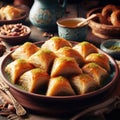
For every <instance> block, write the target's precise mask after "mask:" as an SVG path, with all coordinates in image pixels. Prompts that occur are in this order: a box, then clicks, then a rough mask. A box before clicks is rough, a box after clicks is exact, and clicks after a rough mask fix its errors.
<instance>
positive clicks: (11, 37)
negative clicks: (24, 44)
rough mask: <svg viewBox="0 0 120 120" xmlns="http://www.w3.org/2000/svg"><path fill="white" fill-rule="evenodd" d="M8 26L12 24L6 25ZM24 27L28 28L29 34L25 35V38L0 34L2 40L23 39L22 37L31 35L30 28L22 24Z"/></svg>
mask: <svg viewBox="0 0 120 120" xmlns="http://www.w3.org/2000/svg"><path fill="white" fill-rule="evenodd" d="M16 24H18V23H16ZM6 25H10V24H6ZM22 26H23V27H25V28H27V33H26V34H25V35H23V36H7V35H2V34H0V38H2V39H14V38H22V37H25V36H28V35H30V34H31V29H30V27H28V26H26V25H23V24H22ZM0 27H2V26H0Z"/></svg>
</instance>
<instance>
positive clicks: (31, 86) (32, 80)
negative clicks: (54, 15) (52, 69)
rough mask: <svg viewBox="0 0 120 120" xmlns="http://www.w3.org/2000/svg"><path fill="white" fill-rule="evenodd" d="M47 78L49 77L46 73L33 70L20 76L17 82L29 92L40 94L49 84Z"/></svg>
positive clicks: (37, 69) (38, 69)
mask: <svg viewBox="0 0 120 120" xmlns="http://www.w3.org/2000/svg"><path fill="white" fill-rule="evenodd" d="M49 78H50V77H49V75H48V73H47V72H45V71H44V70H41V69H40V68H34V69H31V70H29V71H27V72H25V73H24V74H22V75H21V76H20V78H19V80H18V82H19V84H20V85H21V86H22V87H23V88H24V89H25V90H27V91H29V92H34V93H36V92H41V93H42V92H43V91H44V90H45V86H47V84H48V82H49ZM44 94H45V93H44Z"/></svg>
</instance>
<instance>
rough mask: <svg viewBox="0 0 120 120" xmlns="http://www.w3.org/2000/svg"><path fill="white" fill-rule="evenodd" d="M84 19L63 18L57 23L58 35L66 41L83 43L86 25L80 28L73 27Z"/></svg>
mask: <svg viewBox="0 0 120 120" xmlns="http://www.w3.org/2000/svg"><path fill="white" fill-rule="evenodd" d="M84 20H85V19H84V18H64V19H59V20H58V21H57V25H58V35H59V36H60V37H63V38H65V39H67V40H72V41H84V40H86V35H87V25H86V24H87V23H86V24H84V25H83V26H81V27H75V25H77V24H78V23H80V22H81V21H84Z"/></svg>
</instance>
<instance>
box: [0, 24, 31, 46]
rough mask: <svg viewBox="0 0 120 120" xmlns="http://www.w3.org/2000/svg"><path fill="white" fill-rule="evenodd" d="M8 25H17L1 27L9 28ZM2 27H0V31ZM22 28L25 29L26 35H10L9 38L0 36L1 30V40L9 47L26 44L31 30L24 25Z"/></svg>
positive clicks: (4, 35)
mask: <svg viewBox="0 0 120 120" xmlns="http://www.w3.org/2000/svg"><path fill="white" fill-rule="evenodd" d="M10 25H17V24H7V25H3V26H10ZM3 26H1V27H0V30H1V28H2V27H3ZM22 28H24V29H26V33H25V34H24V35H10V36H9V35H7V34H1V33H2V30H1V31H0V38H1V40H2V41H4V42H6V43H7V44H10V45H17V44H22V43H24V42H26V41H27V40H28V38H29V36H30V34H31V29H30V28H29V27H28V26H26V25H22ZM17 32H18V31H16V33H17ZM11 33H12V32H11Z"/></svg>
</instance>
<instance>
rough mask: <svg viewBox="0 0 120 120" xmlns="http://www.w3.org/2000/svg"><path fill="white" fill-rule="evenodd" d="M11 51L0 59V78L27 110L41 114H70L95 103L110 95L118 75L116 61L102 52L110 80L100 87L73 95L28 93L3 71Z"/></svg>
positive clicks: (63, 115) (9, 59)
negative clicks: (109, 68)
mask: <svg viewBox="0 0 120 120" xmlns="http://www.w3.org/2000/svg"><path fill="white" fill-rule="evenodd" d="M41 44H42V43H41V42H39V43H37V45H39V46H40V45H41ZM99 51H100V52H101V53H104V52H102V51H101V50H99ZM11 53H12V52H10V53H8V54H7V55H6V56H5V57H4V58H3V59H2V61H1V65H0V74H1V78H2V79H3V80H4V81H5V82H6V83H7V84H8V85H9V86H10V91H11V93H12V94H13V95H14V97H15V98H16V99H17V101H18V102H19V103H20V104H21V105H23V106H24V107H25V108H26V109H27V110H30V111H31V112H35V113H39V114H42V115H50V116H57V117H58V116H59V117H61V116H62V117H65V116H71V115H74V114H75V113H77V112H78V111H80V110H83V109H85V108H86V107H88V106H91V105H95V104H97V103H99V102H101V101H103V100H105V99H106V97H108V96H109V95H111V91H113V89H114V87H115V85H116V82H117V80H118V77H119V75H118V74H119V69H118V65H117V63H116V62H115V60H114V59H113V58H112V57H110V56H109V55H107V54H106V53H104V54H106V55H107V56H108V58H109V61H110V66H111V72H110V76H109V77H110V78H109V80H110V81H109V82H108V83H107V84H106V85H105V86H103V87H101V88H100V89H98V90H96V91H93V92H89V93H86V94H84V95H74V96H45V95H40V94H35V93H29V92H27V91H25V90H22V89H20V88H19V87H17V86H16V85H13V84H12V83H11V82H10V79H9V76H8V74H6V72H5V67H6V65H7V64H8V63H10V62H11V60H12V58H11ZM103 96H104V97H103Z"/></svg>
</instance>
